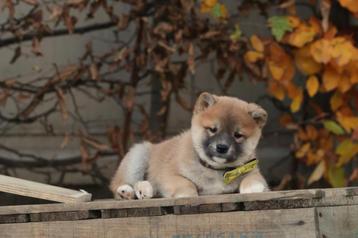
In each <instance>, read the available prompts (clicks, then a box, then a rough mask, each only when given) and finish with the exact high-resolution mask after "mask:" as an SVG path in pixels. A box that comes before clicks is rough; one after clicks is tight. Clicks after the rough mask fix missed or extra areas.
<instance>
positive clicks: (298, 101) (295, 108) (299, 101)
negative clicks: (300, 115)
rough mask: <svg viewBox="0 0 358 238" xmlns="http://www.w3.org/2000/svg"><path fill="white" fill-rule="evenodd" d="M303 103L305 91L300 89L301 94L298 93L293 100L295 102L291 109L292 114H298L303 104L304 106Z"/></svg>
mask: <svg viewBox="0 0 358 238" xmlns="http://www.w3.org/2000/svg"><path fill="white" fill-rule="evenodd" d="M302 101H303V91H302V89H301V88H300V89H299V92H298V93H297V95H296V96H295V97H294V98H293V101H292V103H291V105H290V109H291V111H292V112H297V111H298V110H299V109H300V107H301V104H302Z"/></svg>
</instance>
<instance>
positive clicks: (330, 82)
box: [323, 67, 340, 91]
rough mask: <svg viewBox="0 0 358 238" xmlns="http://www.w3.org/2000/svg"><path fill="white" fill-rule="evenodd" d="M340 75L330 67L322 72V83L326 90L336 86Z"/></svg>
mask: <svg viewBox="0 0 358 238" xmlns="http://www.w3.org/2000/svg"><path fill="white" fill-rule="evenodd" d="M339 78H340V75H339V74H338V73H337V71H336V70H334V69H333V68H332V67H327V68H326V69H325V71H324V73H323V85H324V87H325V89H326V90H327V91H331V90H333V89H335V88H337V86H338V81H339Z"/></svg>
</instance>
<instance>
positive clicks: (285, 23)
mask: <svg viewBox="0 0 358 238" xmlns="http://www.w3.org/2000/svg"><path fill="white" fill-rule="evenodd" d="M268 22H269V25H270V27H271V32H272V35H273V36H274V37H275V39H276V40H277V41H280V40H281V39H282V37H283V36H284V35H285V33H286V32H291V31H292V26H291V24H290V22H289V20H288V18H287V17H285V16H273V17H270V18H269V19H268Z"/></svg>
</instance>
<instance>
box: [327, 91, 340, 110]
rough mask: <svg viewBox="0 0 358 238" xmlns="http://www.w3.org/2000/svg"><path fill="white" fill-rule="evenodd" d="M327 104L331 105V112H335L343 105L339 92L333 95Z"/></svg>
mask: <svg viewBox="0 0 358 238" xmlns="http://www.w3.org/2000/svg"><path fill="white" fill-rule="evenodd" d="M329 103H330V105H331V108H332V110H333V111H337V109H338V108H339V107H340V106H342V105H343V99H342V94H341V93H339V92H336V93H335V94H333V96H332V97H331V99H330V100H329Z"/></svg>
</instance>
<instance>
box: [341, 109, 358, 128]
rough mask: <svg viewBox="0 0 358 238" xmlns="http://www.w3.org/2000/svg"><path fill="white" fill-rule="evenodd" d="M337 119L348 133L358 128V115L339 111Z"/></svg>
mask: <svg viewBox="0 0 358 238" xmlns="http://www.w3.org/2000/svg"><path fill="white" fill-rule="evenodd" d="M337 120H338V122H339V123H340V124H341V125H342V127H343V128H344V129H345V130H346V131H347V132H348V133H349V132H351V131H352V130H354V129H356V128H358V117H355V116H346V115H343V114H342V113H339V112H337Z"/></svg>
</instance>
